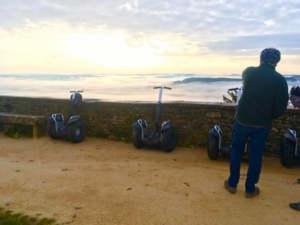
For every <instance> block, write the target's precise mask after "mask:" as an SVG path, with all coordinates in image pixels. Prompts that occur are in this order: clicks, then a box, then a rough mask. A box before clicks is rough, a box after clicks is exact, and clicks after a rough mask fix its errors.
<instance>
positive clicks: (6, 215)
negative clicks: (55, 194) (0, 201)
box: [0, 208, 55, 225]
mask: <svg viewBox="0 0 300 225" xmlns="http://www.w3.org/2000/svg"><path fill="white" fill-rule="evenodd" d="M54 223H55V220H54V219H47V218H43V219H37V218H33V217H29V216H26V215H23V214H21V213H17V214H13V213H12V212H11V211H7V210H4V209H3V208H0V225H52V224H54Z"/></svg>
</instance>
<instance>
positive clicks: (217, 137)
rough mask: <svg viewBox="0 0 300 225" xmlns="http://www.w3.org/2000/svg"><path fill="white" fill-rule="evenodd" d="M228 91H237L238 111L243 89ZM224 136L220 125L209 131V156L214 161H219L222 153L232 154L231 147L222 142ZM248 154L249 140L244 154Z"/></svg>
mask: <svg viewBox="0 0 300 225" xmlns="http://www.w3.org/2000/svg"><path fill="white" fill-rule="evenodd" d="M228 91H237V101H236V109H237V106H238V103H239V101H240V98H241V96H242V93H243V89H242V88H231V89H228ZM233 133H234V131H232V137H233ZM222 136H223V133H222V130H221V128H220V127H219V126H218V125H215V126H214V127H213V128H211V129H210V130H209V133H208V142H207V155H208V157H209V158H210V159H212V160H215V159H218V158H219V153H220V152H221V153H222V154H224V155H226V154H230V153H231V152H232V149H231V145H230V144H224V143H223V142H222ZM248 152H249V140H248V141H247V143H246V145H245V150H244V154H246V155H247V153H248Z"/></svg>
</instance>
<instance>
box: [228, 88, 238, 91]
mask: <svg viewBox="0 0 300 225" xmlns="http://www.w3.org/2000/svg"><path fill="white" fill-rule="evenodd" d="M238 89H239V88H230V89H228V91H237V90H238Z"/></svg>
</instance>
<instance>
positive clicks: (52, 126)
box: [46, 122, 59, 139]
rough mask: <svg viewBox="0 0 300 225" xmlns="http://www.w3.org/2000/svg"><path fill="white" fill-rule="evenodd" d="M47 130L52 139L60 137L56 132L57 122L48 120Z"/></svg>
mask: <svg viewBox="0 0 300 225" xmlns="http://www.w3.org/2000/svg"><path fill="white" fill-rule="evenodd" d="M46 132H47V135H48V136H49V137H50V138H52V139H58V138H59V137H58V136H57V135H56V132H55V123H51V122H47V126H46Z"/></svg>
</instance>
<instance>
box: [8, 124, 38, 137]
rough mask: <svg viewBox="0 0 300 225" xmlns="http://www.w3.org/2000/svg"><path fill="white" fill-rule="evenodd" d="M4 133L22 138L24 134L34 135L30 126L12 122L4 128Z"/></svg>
mask: <svg viewBox="0 0 300 225" xmlns="http://www.w3.org/2000/svg"><path fill="white" fill-rule="evenodd" d="M4 134H5V135H7V136H9V137H12V138H16V139H17V138H20V137H21V136H22V135H26V136H32V130H31V127H30V126H27V125H21V124H10V125H8V126H7V127H5V128H4Z"/></svg>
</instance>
